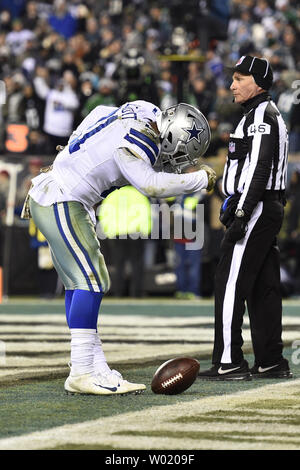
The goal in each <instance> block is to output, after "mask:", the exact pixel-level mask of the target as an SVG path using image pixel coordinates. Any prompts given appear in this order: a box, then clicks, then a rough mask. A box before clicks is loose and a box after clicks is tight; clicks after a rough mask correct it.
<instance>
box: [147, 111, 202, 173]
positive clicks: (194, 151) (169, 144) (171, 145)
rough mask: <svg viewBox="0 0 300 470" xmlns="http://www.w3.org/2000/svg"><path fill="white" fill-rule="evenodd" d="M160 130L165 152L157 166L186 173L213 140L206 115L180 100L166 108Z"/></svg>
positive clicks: (161, 169) (170, 171)
mask: <svg viewBox="0 0 300 470" xmlns="http://www.w3.org/2000/svg"><path fill="white" fill-rule="evenodd" d="M159 130H160V137H161V153H160V155H159V157H158V160H157V164H156V165H155V166H156V167H157V168H159V169H160V171H165V172H168V173H183V172H184V171H185V170H186V169H187V168H189V167H192V166H195V165H197V164H198V163H199V159H200V157H202V155H203V154H204V153H205V152H206V150H207V148H208V145H209V143H210V137H211V135H210V128H209V124H208V122H207V120H206V118H205V117H204V116H203V114H202V113H201V112H200V111H199V110H198V109H197V108H195V107H194V106H191V105H189V104H185V103H180V104H178V105H177V106H172V107H171V108H168V109H166V110H165V111H163V113H162V115H161V122H160V123H159Z"/></svg>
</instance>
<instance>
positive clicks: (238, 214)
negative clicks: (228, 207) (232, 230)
mask: <svg viewBox="0 0 300 470" xmlns="http://www.w3.org/2000/svg"><path fill="white" fill-rule="evenodd" d="M235 215H236V216H237V217H238V218H239V219H240V218H241V217H244V215H245V212H244V211H243V209H237V210H236V211H235Z"/></svg>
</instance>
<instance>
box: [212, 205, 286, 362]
mask: <svg viewBox="0 0 300 470" xmlns="http://www.w3.org/2000/svg"><path fill="white" fill-rule="evenodd" d="M282 219H283V206H282V204H281V202H279V201H278V200H273V201H260V202H259V203H258V205H257V207H256V209H255V210H254V213H253V214H252V217H251V219H250V221H249V222H248V231H247V234H246V236H245V237H244V238H243V239H242V240H240V241H238V242H236V243H234V242H231V241H230V240H228V237H227V236H226V233H225V236H224V240H223V242H222V247H221V257H220V261H219V265H218V268H217V272H216V279H215V281H216V282H215V343H214V351H213V361H212V362H213V363H214V364H215V363H217V364H218V363H229V364H240V363H241V362H242V360H243V353H242V345H243V339H242V323H243V315H244V312H245V302H247V307H248V313H249V319H250V328H251V336H252V342H253V350H254V355H255V362H256V363H257V364H259V365H261V366H262V365H263V366H265V367H268V366H272V365H274V364H275V363H279V362H280V361H281V359H282V340H281V333H282V327H281V317H282V305H281V292H280V265H279V250H278V247H277V243H276V236H277V234H278V233H279V231H280V228H281V224H282Z"/></svg>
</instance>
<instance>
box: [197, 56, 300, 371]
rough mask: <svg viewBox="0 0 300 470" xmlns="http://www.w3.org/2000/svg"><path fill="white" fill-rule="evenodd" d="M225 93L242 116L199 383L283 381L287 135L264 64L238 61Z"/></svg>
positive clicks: (233, 145)
mask: <svg viewBox="0 0 300 470" xmlns="http://www.w3.org/2000/svg"><path fill="white" fill-rule="evenodd" d="M231 73H232V79H233V81H232V85H231V87H230V89H231V91H232V93H233V97H234V101H235V103H238V104H241V105H242V107H243V111H244V115H243V118H242V119H241V121H240V122H239V124H238V126H237V128H236V129H235V131H234V134H231V136H230V140H229V149H228V158H227V162H226V165H225V168H224V174H223V188H222V189H223V193H224V195H225V197H226V199H225V201H224V203H223V206H222V208H221V215H220V219H221V221H222V222H223V224H224V225H225V226H226V228H227V229H226V231H225V235H224V239H223V241H222V244H221V256H220V261H219V264H218V267H217V271H216V278H215V281H216V282H215V340H214V350H213V357H212V363H213V367H212V368H211V369H209V370H206V371H204V372H201V373H200V374H199V378H200V379H205V380H250V379H251V378H252V377H255V378H256V377H259V378H288V377H291V376H292V374H291V372H290V370H289V365H288V361H287V360H286V359H284V358H283V356H282V350H283V344H282V339H281V334H282V322H281V320H282V298H281V291H280V265H279V250H278V247H277V243H276V236H277V234H278V233H279V231H280V228H281V224H282V220H283V213H284V204H285V196H284V193H285V184H286V170H287V156H288V155H287V153H288V134H287V129H286V126H285V123H284V121H283V119H282V116H281V115H280V113H279V111H278V109H277V107H276V105H275V104H274V103H273V101H272V100H271V98H270V96H269V94H268V90H269V89H270V88H271V86H272V82H273V73H272V69H271V66H270V64H269V62H268V61H267V60H266V59H259V58H257V57H251V56H243V57H241V58H240V60H239V61H238V62H237V64H236V65H235V67H233V68H232V69H231ZM245 303H247V307H248V313H249V319H250V328H251V337H252V344H253V351H254V356H255V363H254V365H253V367H252V368H251V369H249V367H248V363H247V361H246V360H244V358H243V352H242V345H243V338H242V323H243V315H244V312H245Z"/></svg>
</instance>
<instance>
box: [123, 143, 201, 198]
mask: <svg viewBox="0 0 300 470" xmlns="http://www.w3.org/2000/svg"><path fill="white" fill-rule="evenodd" d="M114 159H115V162H116V164H117V165H118V167H119V169H120V171H121V173H122V175H123V176H124V178H125V179H126V180H127V181H128V182H129V183H130V184H131V185H132V186H134V187H135V188H136V189H137V190H138V191H140V192H141V193H142V194H144V195H145V196H149V197H163V198H164V197H171V196H178V195H180V194H188V193H194V192H196V191H199V190H201V189H205V188H206V187H207V184H208V178H207V174H206V171H204V170H200V171H196V172H194V173H187V174H182V175H180V174H175V173H163V172H156V171H155V170H153V168H152V167H151V164H149V163H148V162H147V163H146V162H145V161H144V160H143V158H139V157H138V156H137V155H134V154H132V153H130V150H128V149H126V148H120V149H118V150H117V151H116V152H115V154H114Z"/></svg>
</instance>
